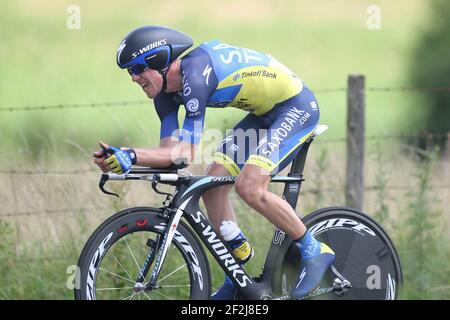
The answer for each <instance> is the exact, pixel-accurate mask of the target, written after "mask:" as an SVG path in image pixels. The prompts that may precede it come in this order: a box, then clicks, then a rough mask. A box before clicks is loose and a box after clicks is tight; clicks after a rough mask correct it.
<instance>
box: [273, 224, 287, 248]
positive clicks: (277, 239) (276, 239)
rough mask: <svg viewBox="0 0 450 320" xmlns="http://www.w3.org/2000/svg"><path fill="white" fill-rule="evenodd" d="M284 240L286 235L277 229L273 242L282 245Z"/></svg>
mask: <svg viewBox="0 0 450 320" xmlns="http://www.w3.org/2000/svg"><path fill="white" fill-rule="evenodd" d="M284 238H286V234H285V233H284V232H283V231H281V230H280V229H278V228H277V229H276V230H275V234H274V235H273V240H272V242H273V243H274V244H276V245H281V244H282V243H283V241H284Z"/></svg>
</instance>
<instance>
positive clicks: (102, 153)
mask: <svg viewBox="0 0 450 320" xmlns="http://www.w3.org/2000/svg"><path fill="white" fill-rule="evenodd" d="M99 145H100V147H101V149H100V150H98V151H96V152H94V154H93V157H94V163H95V164H96V165H97V166H98V167H99V168H100V170H102V172H105V173H106V172H108V171H110V170H111V168H110V166H109V165H108V164H107V163H106V161H105V159H106V158H108V157H109V156H110V155H108V151H107V150H108V149H109V146H108V145H107V144H106V143H104V142H102V141H100V142H99Z"/></svg>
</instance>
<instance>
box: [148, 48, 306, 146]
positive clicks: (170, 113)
mask: <svg viewBox="0 0 450 320" xmlns="http://www.w3.org/2000/svg"><path fill="white" fill-rule="evenodd" d="M181 73H182V78H183V89H182V91H181V92H177V93H160V94H159V95H158V96H156V97H155V107H156V110H157V112H158V115H159V117H160V119H161V137H166V136H172V135H177V136H179V138H180V139H181V140H186V141H190V142H191V143H198V142H199V141H200V138H201V132H202V129H203V125H204V116H205V109H206V107H216V108H217V107H220V108H223V107H234V108H239V109H242V110H246V111H248V112H250V113H252V114H254V115H256V116H261V115H263V114H265V113H267V112H269V111H270V110H271V109H272V108H273V107H274V106H275V105H277V104H279V103H281V102H283V101H285V100H287V99H289V98H291V97H293V96H295V95H297V94H299V93H300V92H301V91H302V89H303V84H302V81H301V80H300V79H299V78H298V77H297V76H296V75H295V74H294V73H293V72H292V71H290V70H289V69H288V68H287V67H286V66H284V65H283V64H282V63H280V62H279V61H278V60H276V59H275V58H274V57H272V56H270V55H268V54H264V53H261V52H258V51H255V50H251V49H246V48H240V47H236V46H231V45H229V44H226V43H223V42H220V41H217V40H215V41H210V42H205V43H203V44H201V45H200V46H199V47H197V48H195V49H194V50H192V51H191V52H190V53H189V54H187V55H186V56H185V57H183V58H182V59H181ZM181 104H183V105H184V106H185V108H186V117H185V120H184V123H183V127H182V129H181V130H179V126H178V117H177V114H178V110H179V106H180V105H181Z"/></svg>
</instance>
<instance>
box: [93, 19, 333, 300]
mask: <svg viewBox="0 0 450 320" xmlns="http://www.w3.org/2000/svg"><path fill="white" fill-rule="evenodd" d="M192 44H193V42H192V38H191V37H189V36H188V35H186V34H184V33H182V32H180V31H177V30H174V29H171V28H167V27H163V26H144V27H141V28H138V29H136V30H133V31H132V32H130V33H129V34H128V35H127V36H126V37H125V38H124V39H123V41H122V42H121V43H120V44H119V48H118V51H117V64H118V65H119V67H120V68H122V69H127V70H128V72H129V74H130V76H131V80H132V81H133V82H135V83H137V84H138V85H139V86H140V87H141V88H142V90H143V91H144V92H145V94H146V95H147V97H148V98H150V99H154V105H155V108H156V111H157V114H158V116H159V118H160V120H161V130H160V144H159V147H156V148H150V149H149V148H136V149H131V148H122V149H120V148H115V147H110V146H108V145H107V144H105V143H103V142H100V145H101V147H102V149H101V150H99V151H97V152H95V153H94V156H95V163H96V164H97V165H98V166H99V167H100V168H101V169H102V170H103V171H104V172H107V171H113V172H116V173H118V174H121V173H126V172H128V171H129V170H130V167H131V165H132V164H138V165H143V166H150V167H156V168H157V167H167V166H169V165H171V164H172V163H173V159H177V158H187V159H188V161H191V160H192V159H193V156H194V152H195V149H196V146H197V145H198V143H199V142H200V138H201V135H202V130H203V124H204V119H205V110H206V107H221V108H223V107H236V108H239V109H242V110H246V111H248V114H247V115H246V116H245V117H244V118H243V119H242V120H241V121H240V122H239V123H238V124H236V126H235V127H234V130H233V131H232V132H231V133H230V134H229V135H227V136H226V137H225V139H224V140H223V141H222V143H221V144H220V145H219V146H218V148H217V151H216V153H215V157H214V162H213V163H212V164H211V165H210V166H209V167H208V169H207V172H206V174H208V175H213V176H226V175H233V176H238V178H237V180H236V183H235V189H236V192H237V194H238V195H239V196H240V197H241V198H242V199H243V200H244V201H245V202H246V203H247V204H248V205H249V206H250V207H252V208H253V209H255V210H256V211H258V212H259V213H261V214H262V215H263V216H264V217H266V218H267V219H268V220H269V221H270V222H271V223H273V224H274V225H276V226H277V227H278V228H279V229H281V230H282V231H284V232H285V233H286V234H287V235H288V236H289V237H291V238H292V239H294V240H295V243H296V245H297V246H298V249H299V252H300V255H301V265H300V277H299V279H298V283H297V286H296V288H295V289H294V290H293V297H294V298H300V297H304V296H306V295H307V294H309V293H311V292H312V291H313V290H314V289H315V288H316V287H317V286H318V284H319V283H320V280H321V279H322V277H323V274H324V273H325V271H326V270H327V268H328V267H329V266H330V265H331V264H332V263H333V262H334V259H335V255H334V252H333V251H332V250H331V249H330V248H329V247H328V246H327V245H326V244H324V243H320V242H319V241H317V240H316V239H315V238H314V236H313V235H312V234H311V233H310V232H309V231H308V230H306V227H305V225H304V224H303V223H302V222H301V220H300V219H299V218H298V216H297V215H296V213H295V212H294V210H293V209H292V208H291V207H290V205H289V204H288V203H287V202H286V201H284V200H283V199H282V198H281V197H280V196H278V195H276V194H273V193H271V192H270V191H268V190H267V188H268V184H269V182H270V180H271V177H272V176H273V175H275V174H276V173H277V172H279V171H280V170H282V169H283V168H284V167H286V166H287V165H288V164H289V163H290V162H291V161H292V160H293V158H294V157H295V156H296V155H297V153H298V151H299V150H300V148H301V147H302V144H303V143H304V141H305V140H306V139H307V138H308V137H309V136H310V135H311V134H312V133H313V131H314V129H315V127H316V125H317V123H318V120H319V108H318V105H317V101H316V100H315V98H314V95H313V94H312V92H311V91H310V90H309V89H308V88H307V87H306V86H305V84H304V83H303V82H302V80H300V79H299V78H298V77H297V76H296V75H295V74H294V73H293V72H292V71H290V70H289V69H288V68H287V67H285V66H284V65H283V64H281V63H280V62H279V61H277V60H276V59H275V58H274V57H272V56H270V55H267V54H264V53H261V52H258V51H255V50H251V49H246V48H240V47H236V46H232V45H229V44H225V43H223V42H220V41H217V40H215V41H210V42H205V43H202V44H201V45H200V46H198V47H196V48H194V49H193V50H191V51H190V52H189V53H187V54H186V55H184V56H183V57H180V56H181V55H182V54H183V53H184V52H185V51H186V50H187V49H189V48H190V47H191V46H192ZM180 105H184V108H185V109H186V115H185V119H184V122H183V125H182V127H181V128H180V127H179V124H178V110H179V107H180ZM105 150H106V151H105ZM231 188H232V185H226V186H222V187H219V188H215V189H212V190H210V191H209V192H207V193H205V195H204V197H203V201H204V203H205V206H206V209H207V213H208V217H209V219H210V220H211V223H212V224H213V226H214V227H215V228H216V230H222V235H223V236H224V238H226V237H225V234H224V232H225V231H224V230H225V227H226V226H229V225H230V221H232V222H235V221H236V217H235V213H234V211H233V207H232V204H231V202H230V199H229V192H230V190H231ZM221 227H222V229H221ZM225 233H226V232H225ZM231 233H233V234H232V236H231V238H226V239H225V240H228V241H227V242H228V244H229V245H230V246H231V248H232V249H233V253H234V255H235V258H236V259H237V260H238V261H239V262H240V263H242V264H243V263H246V262H247V261H248V260H249V259H250V258H251V256H252V255H253V249H252V247H251V245H250V243H249V241H248V239H247V238H246V237H245V235H244V234H243V233H242V232H241V231H240V229H238V228H237V229H236V228H235V229H234V230H232V232H231ZM235 292H236V288H235V286H234V284H233V282H232V281H231V280H230V279H229V278H228V277H226V278H225V282H224V284H223V285H222V286H221V287H220V289H219V290H218V291H217V292H215V293H214V294H213V295H212V298H213V299H232V298H233V297H234V294H235Z"/></svg>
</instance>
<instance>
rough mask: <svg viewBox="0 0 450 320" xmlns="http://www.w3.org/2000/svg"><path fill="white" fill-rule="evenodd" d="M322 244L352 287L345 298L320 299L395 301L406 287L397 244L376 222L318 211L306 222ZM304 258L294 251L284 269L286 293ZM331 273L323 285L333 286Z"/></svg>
mask: <svg viewBox="0 0 450 320" xmlns="http://www.w3.org/2000/svg"><path fill="white" fill-rule="evenodd" d="M303 222H304V224H305V225H306V226H307V228H308V229H309V230H310V232H311V233H312V234H313V235H314V236H315V237H316V239H317V240H319V241H320V242H324V243H326V244H327V245H328V246H330V248H331V249H333V251H334V252H335V254H336V261H335V263H334V266H335V267H336V269H337V270H338V272H339V273H341V274H342V275H343V276H344V277H345V278H346V279H347V280H349V281H350V283H351V284H352V289H350V290H349V291H347V292H346V293H345V294H344V295H337V294H335V293H331V294H326V295H318V296H317V298H318V299H358V300H394V299H397V298H398V292H399V287H400V285H401V283H402V270H401V266H400V259H399V257H398V254H397V251H396V250H395V247H394V244H393V243H392V241H391V239H390V238H389V236H388V235H387V233H386V232H385V231H384V230H383V228H382V227H381V226H380V225H379V224H378V223H377V222H376V221H375V220H373V219H372V218H370V217H368V216H367V215H365V214H362V213H360V212H358V211H356V210H353V209H351V208H345V207H331V208H324V209H320V210H317V211H315V212H313V213H311V214H308V215H307V216H306V217H305V218H304V219H303ZM299 264H300V257H299V255H298V250H294V249H293V248H290V249H289V250H288V253H287V254H286V258H285V261H284V263H283V267H282V270H283V271H282V283H283V291H285V292H289V291H290V290H292V284H295V283H296V279H298V270H299ZM333 280H334V279H333V277H332V276H331V273H328V275H327V276H325V277H324V279H323V280H322V283H321V285H320V287H321V288H326V287H330V285H331V286H332V283H333Z"/></svg>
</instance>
